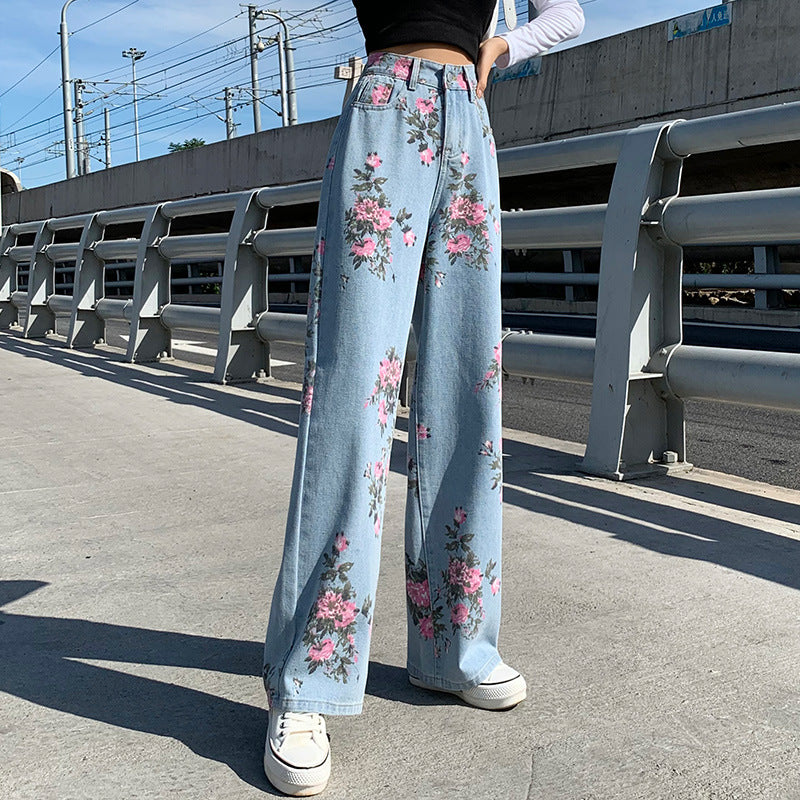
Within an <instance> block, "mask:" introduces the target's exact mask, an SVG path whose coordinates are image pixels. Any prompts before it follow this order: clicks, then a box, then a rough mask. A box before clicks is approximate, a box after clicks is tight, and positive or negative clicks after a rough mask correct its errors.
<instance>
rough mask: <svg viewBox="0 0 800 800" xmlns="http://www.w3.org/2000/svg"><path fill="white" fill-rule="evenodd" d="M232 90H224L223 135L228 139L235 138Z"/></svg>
mask: <svg viewBox="0 0 800 800" xmlns="http://www.w3.org/2000/svg"><path fill="white" fill-rule="evenodd" d="M232 100H233V89H227V88H226V89H225V135H226V138H228V139H233V137H234V136H236V125H235V124H234V122H233V103H232V102H231V101H232Z"/></svg>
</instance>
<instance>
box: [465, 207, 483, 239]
mask: <svg viewBox="0 0 800 800" xmlns="http://www.w3.org/2000/svg"><path fill="white" fill-rule="evenodd" d="M485 219H486V208H485V207H484V205H483V203H473V204H472V208H470V210H469V216H468V217H467V222H469V224H470V225H481V224H482V223H483V221H484V220H485ZM484 233H486V231H484Z"/></svg>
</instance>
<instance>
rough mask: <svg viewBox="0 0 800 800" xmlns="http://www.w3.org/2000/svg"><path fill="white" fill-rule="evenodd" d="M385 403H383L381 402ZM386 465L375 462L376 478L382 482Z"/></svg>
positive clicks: (381, 462)
mask: <svg viewBox="0 0 800 800" xmlns="http://www.w3.org/2000/svg"><path fill="white" fill-rule="evenodd" d="M381 402H383V401H381ZM383 470H384V463H383V461H376V462H375V477H376V478H378V480H380V479H381V478H382V477H383Z"/></svg>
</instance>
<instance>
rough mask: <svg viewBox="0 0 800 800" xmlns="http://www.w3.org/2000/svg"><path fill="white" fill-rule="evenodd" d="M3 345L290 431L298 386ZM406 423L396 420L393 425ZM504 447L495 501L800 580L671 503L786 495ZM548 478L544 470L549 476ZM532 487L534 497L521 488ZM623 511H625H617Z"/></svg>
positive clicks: (737, 533) (398, 468)
mask: <svg viewBox="0 0 800 800" xmlns="http://www.w3.org/2000/svg"><path fill="white" fill-rule="evenodd" d="M2 342H3V346H4V347H7V348H8V349H9V350H12V351H14V352H17V353H19V354H21V355H25V356H29V357H33V358H38V359H41V360H44V361H47V362H50V363H55V364H58V365H60V366H64V367H67V368H69V369H74V370H77V371H79V372H81V373H83V374H87V375H91V376H94V377H100V378H103V379H104V380H109V381H112V382H113V383H117V384H119V385H123V386H128V387H130V388H135V389H138V390H141V391H146V392H149V393H151V394H154V395H156V396H159V397H165V398H167V399H169V400H171V401H172V402H176V403H182V404H188V405H194V406H198V407H201V408H206V409H208V410H211V411H214V412H216V413H221V414H224V415H226V416H229V417H232V418H234V419H238V420H242V421H245V422H248V423H251V424H255V425H259V426H260V427H263V428H266V429H269V430H272V431H276V432H278V433H283V434H286V435H291V436H295V435H296V431H297V425H296V421H297V415H298V410H297V405H296V404H295V403H294V402H293V403H290V404H287V403H286V402H271V401H270V399H269V398H270V397H280V398H283V399H284V400H285V399H291V400H294V401H296V402H299V392H298V391H296V390H294V389H289V388H286V387H282V386H276V385H274V384H267V383H250V384H247V388H248V392H247V394H241V393H233V392H229V391H226V390H224V389H222V388H219V387H217V386H215V385H214V384H209V383H208V377H209V376H208V373H207V372H202V371H200V370H194V369H191V368H187V367H185V366H183V365H178V364H175V363H169V362H168V363H164V362H161V363H158V364H157V365H155V366H156V367H157V368H158V369H159V370H160V371H163V372H169V373H171V374H170V376H169V377H164V376H163V375H149V374H147V373H146V372H145V371H143V370H140V369H138V368H137V367H135V366H132V365H129V364H127V363H125V362H122V361H121V360H114V357H113V356H114V354H111V355H110V356H109V355H108V354H105V353H104V354H103V357H99V356H98V355H97V354H96V353H93V352H89V353H87V352H82V351H75V350H67V349H66V348H64V347H60V346H54V345H53V343H52V342H46V343H45V346H42V344H41V343H38V342H37V343H33V342H30V341H28V340H25V339H21V338H20V337H19V336H15V335H13V334H6V335H4V336H2ZM403 426H406V427H407V420H406V419H403V418H401V419H398V427H400V428H401V429H402V427H403ZM503 452H504V455H506V456H507V458H506V459H505V461H504V469H505V490H504V500H505V502H506V503H512V504H514V505H517V506H519V507H521V508H526V509H529V510H532V511H534V512H537V513H541V514H545V515H549V516H552V517H553V518H556V519H563V520H567V521H571V522H574V523H575V524H576V525H584V526H587V527H591V528H595V529H597V530H603V531H607V532H608V533H610V534H611V535H613V536H615V537H616V538H619V539H620V540H623V541H627V542H630V543H631V544H634V545H636V546H639V547H645V548H647V549H650V550H653V551H654V552H659V553H663V554H666V555H673V556H676V557H679V558H690V559H697V560H703V561H708V562H710V563H715V564H720V565H722V566H725V567H728V568H730V569H735V570H738V571H740V572H743V573H745V574H750V575H754V576H756V577H759V578H763V579H765V580H771V581H775V582H776V583H780V584H783V585H785V586H789V587H791V588H800V542H798V540H796V539H792V538H789V537H786V536H781V535H779V534H775V533H770V532H768V531H764V530H762V529H760V528H755V527H749V526H747V525H744V524H740V523H738V522H734V521H731V520H725V519H721V518H719V517H717V516H713V515H711V514H710V513H704V512H703V511H700V510H697V509H691V508H689V507H687V506H685V505H681V504H680V499H681V498H683V499H693V500H697V501H700V502H703V503H706V504H710V505H715V506H720V507H722V508H731V509H734V510H741V511H747V512H750V513H756V514H759V515H762V516H765V517H769V518H772V519H775V520H778V521H782V522H787V523H788V524H791V523H797V522H798V521H800V509H799V508H798V507H797V506H794V505H791V504H789V503H787V502H785V501H782V500H777V499H772V498H768V497H757V496H754V495H750V494H747V495H743V493H741V492H736V491H734V490H732V489H729V488H725V487H719V486H715V485H713V484H710V483H701V482H698V481H692V480H691V479H687V478H685V477H684V478H672V479H670V478H659V479H653V480H651V481H649V482H648V485H652V486H653V487H654V488H657V489H659V490H661V491H664V492H668V493H671V494H673V495H675V497H676V502H675V504H674V505H670V506H667V505H665V504H664V503H663V502H653V501H650V500H647V499H644V498H642V497H641V496H639V497H632V496H629V495H625V494H622V493H619V492H613V491H608V490H604V489H602V488H599V487H600V484H599V482H593V481H588V480H585V481H580V482H568V481H559V480H557V479H556V476H558V475H570V474H576V470H577V466H578V460H579V459H578V457H577V456H576V455H574V454H569V453H564V452H562V451H560V450H557V449H554V448H546V447H540V446H536V445H531V444H528V443H526V442H520V441H515V440H513V439H506V440H505V441H504V444H503ZM391 468H392V470H393V471H395V472H398V473H401V474H405V448H403V447H402V446H401V447H395V448H393V452H392V463H391ZM548 476H549V477H548ZM531 490H533V491H535V492H536V494H535V495H532V494H530V493H529V492H530V491H531ZM622 517H624V518H625V519H623V518H622Z"/></svg>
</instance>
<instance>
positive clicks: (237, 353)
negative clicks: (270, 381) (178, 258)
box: [214, 192, 270, 383]
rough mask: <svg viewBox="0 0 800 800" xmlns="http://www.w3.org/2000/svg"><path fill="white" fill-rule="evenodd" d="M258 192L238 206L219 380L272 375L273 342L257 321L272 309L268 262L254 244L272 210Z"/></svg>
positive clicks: (225, 279) (225, 286) (225, 282)
mask: <svg viewBox="0 0 800 800" xmlns="http://www.w3.org/2000/svg"><path fill="white" fill-rule="evenodd" d="M257 197H258V193H257V192H252V193H249V194H247V195H245V196H243V197H242V198H240V200H239V202H238V203H237V205H236V210H235V211H234V213H233V220H232V221H231V228H230V234H229V235H228V243H227V248H226V251H225V263H224V265H223V268H222V297H221V300H220V319H219V344H218V346H217V359H216V362H215V365H214V380H215V381H217V382H218V383H228V382H229V381H237V380H238V381H240V380H249V379H251V378H253V377H259V378H260V377H269V375H270V365H269V343H268V342H265V341H263V340H262V339H261V338H259V336H258V333H257V332H256V324H255V323H256V320H257V319H258V316H259V314H261V313H263V312H264V311H266V310H267V306H268V297H267V273H268V269H269V266H268V263H269V262H268V260H267V259H262V258H261V257H260V256H259V255H258V253H256V252H255V249H254V248H253V240H254V239H255V234H256V232H257V231H260V230H261V229H262V228H264V227H265V225H266V219H267V215H268V213H269V209H265V208H262V206H260V205H259V203H258V200H257Z"/></svg>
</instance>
